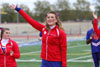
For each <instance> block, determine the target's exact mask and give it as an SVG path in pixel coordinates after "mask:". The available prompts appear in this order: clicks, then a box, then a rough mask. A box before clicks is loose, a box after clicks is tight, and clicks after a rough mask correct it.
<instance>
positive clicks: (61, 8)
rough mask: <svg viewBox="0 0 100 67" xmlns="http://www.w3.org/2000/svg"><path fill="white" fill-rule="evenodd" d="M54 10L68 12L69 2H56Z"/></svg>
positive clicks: (60, 0)
mask: <svg viewBox="0 0 100 67" xmlns="http://www.w3.org/2000/svg"><path fill="white" fill-rule="evenodd" d="M55 8H56V10H58V11H64V10H69V9H70V7H69V2H68V0H57V2H56V4H55Z"/></svg>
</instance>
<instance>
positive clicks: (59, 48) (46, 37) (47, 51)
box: [19, 9, 67, 66]
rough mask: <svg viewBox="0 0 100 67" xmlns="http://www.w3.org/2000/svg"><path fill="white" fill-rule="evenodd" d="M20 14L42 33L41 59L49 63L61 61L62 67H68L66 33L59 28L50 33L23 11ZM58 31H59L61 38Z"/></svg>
mask: <svg viewBox="0 0 100 67" xmlns="http://www.w3.org/2000/svg"><path fill="white" fill-rule="evenodd" d="M19 13H20V14H21V15H22V16H23V17H24V19H25V20H26V21H27V22H28V23H29V24H31V25H32V26H33V27H34V28H36V29H37V30H39V31H41V32H42V51H41V58H42V59H44V60H47V61H61V62H62V66H67V62H66V60H67V59H66V53H67V52H66V50H67V43H66V41H67V40H66V34H65V32H64V31H63V30H61V29H59V28H58V26H56V27H55V28H54V29H52V30H50V31H49V32H48V31H47V30H46V28H45V26H44V25H42V24H40V23H39V22H37V21H35V20H34V19H32V18H31V17H29V16H28V15H27V14H26V13H25V12H24V11H23V10H22V9H21V10H20V11H19ZM57 29H58V30H59V36H58V34H57Z"/></svg>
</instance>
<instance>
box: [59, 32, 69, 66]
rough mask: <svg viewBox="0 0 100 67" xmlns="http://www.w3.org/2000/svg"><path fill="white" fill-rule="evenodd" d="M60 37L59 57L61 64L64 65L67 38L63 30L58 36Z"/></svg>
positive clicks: (65, 63) (65, 64)
mask: <svg viewBox="0 0 100 67" xmlns="http://www.w3.org/2000/svg"><path fill="white" fill-rule="evenodd" d="M59 39H60V46H61V58H62V66H64V67H66V66H67V62H66V60H67V59H66V57H67V39H66V34H65V33H64V32H61V33H60V36H59Z"/></svg>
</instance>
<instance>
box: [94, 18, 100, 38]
mask: <svg viewBox="0 0 100 67" xmlns="http://www.w3.org/2000/svg"><path fill="white" fill-rule="evenodd" d="M93 28H94V31H95V33H96V34H97V36H98V37H99V38H100V30H99V28H98V24H97V19H94V24H93Z"/></svg>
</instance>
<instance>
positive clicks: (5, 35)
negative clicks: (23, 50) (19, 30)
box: [0, 28, 20, 67]
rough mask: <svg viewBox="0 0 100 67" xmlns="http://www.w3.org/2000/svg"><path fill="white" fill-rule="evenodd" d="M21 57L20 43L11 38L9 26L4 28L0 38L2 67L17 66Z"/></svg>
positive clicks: (0, 63) (0, 65)
mask: <svg viewBox="0 0 100 67" xmlns="http://www.w3.org/2000/svg"><path fill="white" fill-rule="evenodd" d="M19 58H20V51H19V47H18V44H17V43H16V42H15V41H13V40H11V39H10V30H9V28H2V30H1V40H0V67H17V63H16V59H19Z"/></svg>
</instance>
